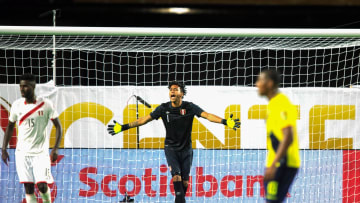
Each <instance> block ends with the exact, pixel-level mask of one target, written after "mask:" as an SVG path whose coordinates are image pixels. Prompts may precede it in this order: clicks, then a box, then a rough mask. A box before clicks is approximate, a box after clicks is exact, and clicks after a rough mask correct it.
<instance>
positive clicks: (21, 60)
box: [0, 35, 360, 202]
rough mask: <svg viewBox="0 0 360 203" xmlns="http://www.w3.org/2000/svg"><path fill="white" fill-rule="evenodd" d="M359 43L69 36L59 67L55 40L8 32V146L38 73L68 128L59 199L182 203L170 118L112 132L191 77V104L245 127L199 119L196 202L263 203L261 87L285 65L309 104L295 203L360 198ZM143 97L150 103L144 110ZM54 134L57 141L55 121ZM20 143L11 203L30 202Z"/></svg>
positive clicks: (4, 106)
mask: <svg viewBox="0 0 360 203" xmlns="http://www.w3.org/2000/svg"><path fill="white" fill-rule="evenodd" d="M359 39H360V38H358V37H292V38H290V37H208V36H207V37H201V36H198V37H184V36H181V37H175V36H174V37H165V36H164V37H159V36H154V37H151V36H148V37H142V36H86V35H77V36H73V35H72V36H70V35H59V36H56V43H55V44H56V57H55V58H56V69H53V68H52V67H51V65H52V60H53V54H52V50H53V48H54V47H53V38H52V36H50V35H1V36H0V81H1V83H2V84H1V86H0V87H1V126H2V131H1V130H0V135H1V136H0V141H2V139H3V136H2V135H3V134H4V132H5V127H6V125H7V122H8V118H7V117H8V112H9V110H10V106H11V103H12V102H13V101H14V100H15V99H17V98H19V97H20V94H19V90H18V85H16V84H17V83H18V77H19V76H20V75H22V74H23V73H26V72H31V73H33V74H34V75H36V76H37V77H38V78H37V82H38V84H39V85H38V86H37V94H38V95H42V96H46V97H49V98H50V99H51V100H52V101H53V102H54V104H55V106H56V108H57V110H58V112H59V114H60V117H59V118H60V120H61V122H62V126H63V129H64V139H63V141H62V144H61V148H62V149H61V150H60V154H61V155H63V156H61V158H62V159H61V160H60V161H59V162H58V163H57V164H56V165H54V166H53V167H52V173H53V175H54V178H55V184H54V185H51V191H52V195H53V197H54V198H55V201H56V202H57V201H59V202H118V201H120V200H122V199H123V197H124V193H125V192H127V193H128V194H129V195H130V196H132V198H134V199H135V201H136V202H173V200H174V196H173V192H172V191H173V189H172V188H173V187H172V181H171V175H170V172H169V169H168V168H167V166H166V159H165V156H164V152H163V150H162V148H163V143H164V137H165V130H164V127H163V124H162V121H161V120H158V121H153V122H151V123H149V124H147V125H145V126H142V127H140V128H139V129H138V130H137V129H136V128H134V129H131V130H128V131H125V132H124V133H121V134H118V135H116V136H114V137H112V136H110V135H108V134H107V131H106V125H108V124H110V123H112V120H117V121H118V122H120V123H128V122H131V121H134V120H136V118H137V117H141V116H144V115H147V114H149V113H150V112H151V111H152V110H154V109H155V108H156V106H157V105H159V104H161V103H163V102H167V101H168V100H169V98H168V90H167V85H168V82H169V81H172V80H179V81H184V82H185V84H186V85H187V86H188V95H186V96H185V100H187V101H191V102H193V103H195V104H197V105H199V106H200V107H201V108H203V109H204V110H205V111H207V112H210V113H214V114H216V115H218V116H220V117H228V116H229V115H230V113H233V114H234V117H236V118H240V119H241V122H242V127H241V129H240V130H238V131H236V132H234V131H232V130H231V129H228V128H224V126H222V125H218V124H214V123H210V122H208V121H206V120H204V119H201V118H196V119H195V120H194V126H193V132H192V141H193V147H194V149H195V150H194V158H193V164H192V170H191V174H190V183H191V187H190V189H189V192H188V196H187V201H188V202H218V201H224V202H262V201H263V199H262V198H263V194H264V193H263V185H262V175H263V169H264V161H265V156H266V150H265V149H266V139H265V138H266V137H265V135H266V133H265V125H264V121H263V120H264V119H265V115H266V110H265V109H266V104H267V101H266V100H265V99H264V98H260V97H259V96H258V95H257V92H256V88H255V87H254V83H255V81H256V79H257V75H258V73H259V72H260V71H261V70H264V69H268V68H276V69H277V71H278V72H280V73H281V75H282V81H281V84H280V86H281V88H282V89H281V91H283V92H284V93H285V94H287V95H288V96H289V98H290V99H291V100H292V101H293V103H294V104H295V105H297V106H298V111H299V115H298V123H297V125H298V135H299V143H300V148H301V149H302V150H301V159H302V166H301V169H300V172H299V174H298V176H297V178H296V180H295V182H294V184H293V187H292V189H291V191H290V193H289V196H290V197H288V198H287V199H286V201H287V202H339V201H343V202H356V201H359V200H360V188H358V187H357V185H359V184H358V175H357V174H358V173H359V171H358V169H357V168H359V167H358V162H357V159H358V157H359V156H360V154H358V153H359V152H358V151H357V149H358V148H359V139H357V137H358V136H359V135H360V129H359V127H358V125H357V123H358V119H359V105H360V103H359V100H358V98H359V96H360V91H359V89H358V88H354V87H356V86H357V85H359V74H360V68H359V65H360V64H359V60H360V58H359V56H360V49H359V48H360V46H359V45H360V42H359ZM54 71H55V72H54ZM54 75H55V76H56V78H53V76H54ZM51 80H53V81H54V80H55V85H54V84H53V83H51V82H49V81H51ZM350 87H353V88H350ZM134 95H136V96H140V97H142V98H143V99H144V100H145V101H146V102H148V103H149V104H151V108H148V107H146V106H145V105H143V104H142V103H141V102H140V103H138V106H137V101H138V100H136V99H135V98H136V97H134ZM48 131H49V134H51V138H50V140H51V141H50V143H51V145H53V143H54V131H53V129H52V128H51V125H50V126H49V130H48ZM15 143H16V141H15V139H12V141H11V142H10V146H9V147H10V149H9V150H8V151H9V152H10V154H11V157H10V160H11V161H10V165H9V166H6V165H5V164H4V163H1V165H0V166H1V173H0V181H1V183H0V184H1V188H4V189H2V190H1V191H0V200H1V202H19V201H22V200H23V198H24V191H23V187H22V186H21V185H20V184H19V183H18V178H17V176H16V170H15V159H14V152H15V150H14V148H15ZM5 188H6V189H5ZM20 191H21V192H20Z"/></svg>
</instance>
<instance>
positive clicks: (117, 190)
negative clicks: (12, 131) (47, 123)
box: [0, 149, 360, 203]
mask: <svg viewBox="0 0 360 203" xmlns="http://www.w3.org/2000/svg"><path fill="white" fill-rule="evenodd" d="M9 152H10V154H11V157H10V160H11V162H10V165H9V167H7V166H6V165H5V164H3V163H1V176H0V179H1V183H0V187H1V188H6V189H2V190H0V200H2V201H1V202H6V201H7V202H21V201H22V199H23V198H24V197H25V194H24V189H23V186H22V185H20V184H19V183H18V177H17V175H16V173H15V163H14V160H15V159H14V150H13V149H11V150H9ZM60 154H62V155H64V157H63V158H62V159H61V160H60V161H59V163H57V164H56V165H55V166H53V167H52V173H53V176H54V178H55V186H53V187H52V194H53V196H54V197H55V202H74V203H75V202H118V201H120V200H121V199H122V198H123V194H124V193H125V192H127V193H128V194H129V195H131V196H133V198H134V199H135V201H136V202H173V200H174V193H173V190H172V188H173V187H172V181H171V174H170V171H169V169H168V168H167V165H166V159H165V156H164V152H163V150H149V149H146V150H133V149H62V150H60ZM265 156H266V151H265V150H200V149H198V150H194V160H193V166H192V170H191V174H190V187H189V188H188V193H187V200H189V201H190V200H191V201H193V202H219V201H222V202H255V201H260V202H262V201H263V195H264V192H263V185H262V184H263V183H262V178H263V168H264V167H263V165H264V160H265ZM301 159H302V167H301V169H300V171H299V174H298V176H297V177H296V179H295V182H294V185H293V186H292V189H291V191H290V192H289V194H288V198H287V199H288V200H289V202H341V201H343V202H359V200H360V195H359V194H360V186H359V185H360V182H359V181H358V179H359V177H360V176H359V175H360V174H359V173H360V169H359V163H360V152H359V151H357V150H356V151H355V150H302V151H301Z"/></svg>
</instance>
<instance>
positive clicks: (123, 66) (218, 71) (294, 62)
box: [0, 0, 360, 87]
mask: <svg viewBox="0 0 360 203" xmlns="http://www.w3.org/2000/svg"><path fill="white" fill-rule="evenodd" d="M0 5H1V6H0V25H25V26H28V25H35V26H51V25H52V13H51V12H49V11H51V10H52V9H58V14H59V15H58V16H57V21H56V24H57V26H98V27H102V26H104V27H106V26H111V27H215V28H222V27H232V28H359V27H360V22H359V21H360V1H359V2H358V1H355V0H347V1H346V0H341V1H336V0H328V1H325V0H313V1H307V0H294V1H291V2H288V1H283V0H272V1H271V0H252V1H246V0H238V1H236V0H222V1H221V0H196V1H195V0H193V1H190V0H183V1H179V0H133V1H130V0H107V1H102V0H65V1H58V0H48V1H44V0H35V1H25V0H11V1H10V0H8V1H4V0H2V1H1V0H0ZM170 7H186V8H189V9H190V12H189V13H187V14H180V15H179V14H174V13H169V12H167V9H168V8H170ZM359 55H360V50H359V47H356V46H355V47H350V48H342V49H339V48H333V49H322V50H302V51H300V50H297V51H290V50H289V51H281V50H280V51H279V50H252V51H234V52H226V53H222V52H221V53H197V54H191V53H188V54H183V53H179V54H178V55H177V57H174V54H166V53H158V54H147V53H124V52H114V53H112V54H111V55H109V54H108V53H105V52H93V51H77V50H65V51H62V52H57V58H58V59H57V72H56V75H57V78H56V81H57V82H56V84H57V85H59V86H68V85H85V86H88V85H89V86H94V85H97V86H118V85H167V82H168V81H171V80H174V79H176V80H181V81H185V83H186V84H187V85H225V86H231V85H244V86H253V85H254V82H255V81H256V77H257V74H258V73H259V71H261V70H263V69H266V68H276V69H277V70H278V71H279V72H280V73H281V74H282V76H283V80H282V83H281V86H282V87H349V86H350V85H354V84H359V73H360V70H359V65H360V64H359ZM51 57H52V53H51V51H46V50H44V51H31V50H0V83H10V84H13V83H17V82H18V77H19V75H21V74H23V73H25V72H31V73H33V74H35V75H37V76H38V82H39V83H45V82H47V81H49V80H51V79H52V75H53V72H52V71H53V69H52V68H51ZM109 62H111V63H109ZM160 62H161V63H160Z"/></svg>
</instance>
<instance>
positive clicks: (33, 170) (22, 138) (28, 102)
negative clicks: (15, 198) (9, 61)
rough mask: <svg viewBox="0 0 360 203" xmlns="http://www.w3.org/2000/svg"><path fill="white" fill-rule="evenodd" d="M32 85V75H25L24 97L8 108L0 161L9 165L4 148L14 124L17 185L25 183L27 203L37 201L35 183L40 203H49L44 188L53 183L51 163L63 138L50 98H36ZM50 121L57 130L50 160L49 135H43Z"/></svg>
mask: <svg viewBox="0 0 360 203" xmlns="http://www.w3.org/2000/svg"><path fill="white" fill-rule="evenodd" d="M35 85H36V80H35V76H34V75H31V74H24V75H22V76H21V77H20V92H21V96H22V97H23V98H20V99H18V100H16V101H15V102H14V103H13V105H12V106H11V111H10V117H9V124H8V126H7V128H6V132H5V137H4V142H3V145H2V153H1V158H2V160H3V161H4V162H5V164H8V163H7V162H8V161H9V160H10V159H9V154H8V152H7V151H6V148H7V145H8V143H9V141H10V138H11V135H12V134H13V129H14V126H15V123H17V126H18V136H17V144H16V151H15V162H16V171H17V174H18V176H19V180H20V183H23V184H24V187H25V193H26V195H25V196H26V201H27V202H28V203H33V202H37V200H36V196H35V193H34V189H35V184H36V185H37V186H38V188H39V191H40V195H41V198H42V199H43V202H51V194H50V189H49V188H48V185H47V184H48V183H53V182H54V179H53V177H52V175H51V171H50V161H52V162H54V161H56V160H57V156H58V152H57V150H58V147H59V144H60V140H61V136H62V129H61V124H60V121H59V119H58V113H57V112H56V110H55V109H54V106H53V104H52V102H51V101H50V100H49V99H45V98H42V97H37V96H36V95H35ZM49 120H51V121H52V122H53V124H54V126H55V127H56V141H55V146H54V147H53V149H52V150H51V153H50V158H49V136H48V135H47V133H46V126H47V124H48V122H49ZM50 159H51V160H50Z"/></svg>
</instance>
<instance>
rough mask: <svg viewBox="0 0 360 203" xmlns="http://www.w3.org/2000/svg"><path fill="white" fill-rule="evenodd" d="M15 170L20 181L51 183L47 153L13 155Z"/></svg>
mask: <svg viewBox="0 0 360 203" xmlns="http://www.w3.org/2000/svg"><path fill="white" fill-rule="evenodd" d="M15 162H16V172H17V174H18V176H19V180H20V183H35V184H37V183H49V184H51V183H53V182H54V178H53V176H52V175H51V170H50V167H51V166H50V157H49V155H38V156H24V155H21V154H16V155H15Z"/></svg>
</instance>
